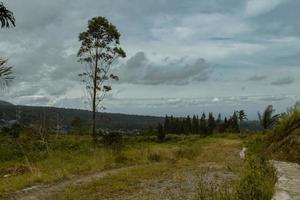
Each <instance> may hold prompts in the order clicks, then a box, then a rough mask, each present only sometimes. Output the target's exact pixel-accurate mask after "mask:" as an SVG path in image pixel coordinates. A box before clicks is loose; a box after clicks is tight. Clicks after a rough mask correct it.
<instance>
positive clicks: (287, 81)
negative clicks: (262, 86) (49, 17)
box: [271, 77, 295, 86]
mask: <svg viewBox="0 0 300 200" xmlns="http://www.w3.org/2000/svg"><path fill="white" fill-rule="evenodd" d="M294 82H295V79H294V78H293V77H284V78H280V79H278V80H276V81H273V82H272V83H271V84H272V85H276V86H282V85H290V84H292V83H294Z"/></svg>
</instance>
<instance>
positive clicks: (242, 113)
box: [236, 110, 248, 132]
mask: <svg viewBox="0 0 300 200" xmlns="http://www.w3.org/2000/svg"><path fill="white" fill-rule="evenodd" d="M236 113H237V116H238V119H239V122H240V124H239V125H240V132H242V129H241V125H242V123H243V122H244V121H246V120H248V118H247V115H246V113H245V111H244V110H240V111H236Z"/></svg>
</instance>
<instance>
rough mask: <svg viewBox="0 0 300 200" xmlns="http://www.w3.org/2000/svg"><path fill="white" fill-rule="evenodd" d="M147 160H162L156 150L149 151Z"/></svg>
mask: <svg viewBox="0 0 300 200" xmlns="http://www.w3.org/2000/svg"><path fill="white" fill-rule="evenodd" d="M148 160H149V161H152V162H160V161H161V160H162V156H161V155H160V154H159V153H158V152H150V153H149V154H148Z"/></svg>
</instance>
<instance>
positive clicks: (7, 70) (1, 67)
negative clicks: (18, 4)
mask: <svg viewBox="0 0 300 200" xmlns="http://www.w3.org/2000/svg"><path fill="white" fill-rule="evenodd" d="M15 21H16V20H15V17H14V14H13V12H11V11H10V10H8V9H7V8H6V7H5V6H4V4H3V3H2V2H0V23H1V28H4V27H5V28H10V27H11V26H15ZM12 79H13V76H12V67H11V66H9V65H7V60H6V59H1V58H0V86H1V87H4V86H6V84H7V83H8V82H9V81H10V80H12Z"/></svg>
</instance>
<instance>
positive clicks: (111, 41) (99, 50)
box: [77, 17, 126, 141]
mask: <svg viewBox="0 0 300 200" xmlns="http://www.w3.org/2000/svg"><path fill="white" fill-rule="evenodd" d="M79 41H80V42H81V47H80V49H79V51H78V54H77V56H78V57H79V61H80V62H81V63H85V64H86V65H87V67H86V71H85V72H84V73H82V74H80V75H79V76H80V77H81V78H82V82H83V83H84V84H85V85H86V89H87V92H88V94H89V98H90V100H91V101H90V103H91V107H92V137H93V140H94V141H96V140H97V134H96V111H97V108H98V107H99V104H100V103H101V102H102V100H103V99H104V97H105V96H106V94H107V92H109V91H110V90H111V89H112V88H111V84H110V81H111V80H118V79H119V78H118V77H117V76H115V75H114V74H110V69H111V66H112V65H113V64H114V63H115V61H116V60H117V59H118V58H124V57H126V54H125V52H124V51H123V49H121V48H120V33H119V32H118V30H117V28H116V27H115V26H114V25H113V24H111V23H110V22H109V21H108V20H107V19H106V18H105V17H94V18H92V19H91V20H89V22H88V27H87V30H86V31H84V32H82V33H80V35H79Z"/></svg>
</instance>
